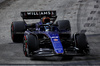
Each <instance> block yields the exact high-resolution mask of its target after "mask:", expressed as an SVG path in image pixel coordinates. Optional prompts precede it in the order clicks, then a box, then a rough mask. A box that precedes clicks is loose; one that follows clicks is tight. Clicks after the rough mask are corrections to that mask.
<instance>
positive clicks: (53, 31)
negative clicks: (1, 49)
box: [11, 11, 89, 57]
mask: <svg viewBox="0 0 100 66" xmlns="http://www.w3.org/2000/svg"><path fill="white" fill-rule="evenodd" d="M21 17H22V18H23V21H15V22H12V24H11V38H12V41H13V42H23V51H24V54H25V56H26V57H31V56H54V55H57V56H63V55H78V54H88V53H89V44H88V42H87V40H86V35H85V34H84V33H80V34H79V33H76V34H73V36H72V35H71V27H70V22H69V20H58V21H56V22H55V20H56V18H57V15H56V11H27V12H21ZM27 19H40V21H39V22H37V23H32V24H27V23H26V21H25V20H27ZM71 36H72V37H71Z"/></svg>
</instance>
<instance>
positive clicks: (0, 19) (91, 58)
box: [0, 0, 100, 66]
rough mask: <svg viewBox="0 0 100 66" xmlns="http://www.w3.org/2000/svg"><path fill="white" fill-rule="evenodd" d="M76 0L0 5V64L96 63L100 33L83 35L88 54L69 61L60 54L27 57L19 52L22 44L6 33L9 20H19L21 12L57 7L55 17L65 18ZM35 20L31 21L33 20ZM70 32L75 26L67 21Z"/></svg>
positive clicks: (19, 1) (22, 0)
mask: <svg viewBox="0 0 100 66" xmlns="http://www.w3.org/2000/svg"><path fill="white" fill-rule="evenodd" d="M76 2H77V1H76V0H7V1H6V2H3V3H1V4H0V66H2V65H3V66H8V65H9V66H13V65H21V66H25V65H26V66H28V65H29V66H31V65H32V66H53V65H54V66H66V65H69V66H71V65H74V66H77V65H79V66H80V65H87V66H92V65H97V66H99V65H100V50H99V48H100V35H90V36H87V40H88V42H89V44H90V55H87V56H75V57H73V59H72V60H68V59H63V60H60V59H61V57H48V58H47V57H35V58H27V57H25V56H24V54H23V50H22V49H23V48H22V46H23V45H22V43H13V42H12V40H11V37H10V36H11V35H10V25H11V22H12V21H20V20H22V19H21V17H20V12H21V11H34V10H36V11H37V10H51V9H52V10H57V13H58V19H67V18H66V15H65V13H66V12H67V11H66V8H68V9H69V8H70V7H72V5H74V4H75V3H76ZM37 21H39V20H34V21H33V22H37ZM71 25H72V30H73V32H75V31H76V28H77V27H75V26H74V27H73V25H76V24H75V23H71Z"/></svg>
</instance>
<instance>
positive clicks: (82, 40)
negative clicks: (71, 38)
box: [75, 34, 90, 55]
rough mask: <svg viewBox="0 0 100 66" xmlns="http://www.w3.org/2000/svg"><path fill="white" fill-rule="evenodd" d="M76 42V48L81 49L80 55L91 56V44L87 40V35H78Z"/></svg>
mask: <svg viewBox="0 0 100 66" xmlns="http://www.w3.org/2000/svg"><path fill="white" fill-rule="evenodd" d="M75 41H76V47H77V48H79V50H78V51H77V52H78V53H82V54H85V55H87V54H89V52H90V51H89V44H88V42H87V40H86V35H85V34H76V35H75Z"/></svg>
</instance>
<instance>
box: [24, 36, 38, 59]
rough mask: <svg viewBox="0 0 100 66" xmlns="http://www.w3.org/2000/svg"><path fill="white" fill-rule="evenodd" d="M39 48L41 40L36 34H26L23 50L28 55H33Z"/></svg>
mask: <svg viewBox="0 0 100 66" xmlns="http://www.w3.org/2000/svg"><path fill="white" fill-rule="evenodd" d="M38 49H39V41H38V39H37V38H36V37H35V36H34V35H25V36H24V43H23V52H24V55H25V56H26V57H31V55H32V54H33V52H34V51H35V50H38Z"/></svg>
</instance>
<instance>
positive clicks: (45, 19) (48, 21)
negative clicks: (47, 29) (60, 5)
mask: <svg viewBox="0 0 100 66" xmlns="http://www.w3.org/2000/svg"><path fill="white" fill-rule="evenodd" d="M42 23H43V24H46V23H50V18H49V17H43V18H42Z"/></svg>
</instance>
